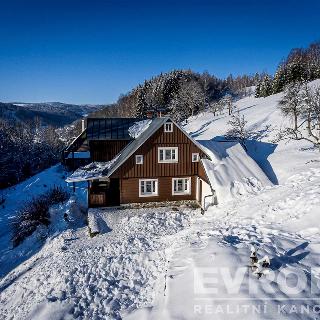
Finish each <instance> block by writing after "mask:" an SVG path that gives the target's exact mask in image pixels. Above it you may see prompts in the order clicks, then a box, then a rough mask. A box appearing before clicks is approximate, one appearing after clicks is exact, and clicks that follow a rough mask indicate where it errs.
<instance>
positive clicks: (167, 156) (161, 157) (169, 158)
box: [158, 147, 178, 163]
mask: <svg viewBox="0 0 320 320" xmlns="http://www.w3.org/2000/svg"><path fill="white" fill-rule="evenodd" d="M158 162H159V163H174V162H178V147H170V148H167V147H159V148H158Z"/></svg>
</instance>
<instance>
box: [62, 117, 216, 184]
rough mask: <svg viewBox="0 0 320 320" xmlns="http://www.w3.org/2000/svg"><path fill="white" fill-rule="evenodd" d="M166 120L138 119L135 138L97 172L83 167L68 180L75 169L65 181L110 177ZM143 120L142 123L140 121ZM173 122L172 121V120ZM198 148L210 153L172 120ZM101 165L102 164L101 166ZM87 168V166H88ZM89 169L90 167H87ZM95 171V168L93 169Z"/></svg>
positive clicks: (165, 118)
mask: <svg viewBox="0 0 320 320" xmlns="http://www.w3.org/2000/svg"><path fill="white" fill-rule="evenodd" d="M167 121H172V120H171V119H170V118H169V117H161V118H155V119H153V120H145V121H139V122H137V123H136V127H135V128H134V130H133V132H135V133H136V134H137V136H136V139H134V140H132V141H131V142H130V143H129V144H128V145H127V146H126V147H125V148H124V149H123V150H122V151H121V153H120V154H118V155H117V156H116V157H115V158H114V159H112V160H111V161H109V162H104V164H105V167H104V169H103V170H102V171H101V172H99V174H96V173H93V174H90V173H89V172H88V169H85V172H80V171H79V172H80V175H78V176H77V177H76V179H77V180H74V179H73V180H72V181H71V180H70V178H71V177H72V176H73V175H75V174H76V172H77V171H78V170H82V169H84V168H86V167H88V166H90V165H88V166H86V167H83V168H82V169H81V168H80V169H78V170H76V171H75V172H74V173H73V174H72V175H71V176H70V177H69V178H68V179H69V181H68V180H67V182H75V181H84V180H93V179H99V178H102V177H110V176H111V175H112V174H113V173H114V172H115V171H116V170H117V169H118V168H119V167H120V166H121V165H122V164H123V163H124V162H125V161H126V160H127V159H128V158H129V157H130V156H132V155H133V154H134V152H136V150H138V149H139V148H140V147H141V146H142V145H143V144H144V143H145V142H146V141H147V140H148V139H149V138H150V137H151V136H152V135H153V134H154V133H155V132H156V131H157V130H158V129H159V128H161V126H163V125H164V124H165V123H166V122H167ZM140 122H143V123H140ZM172 122H173V121H172ZM173 123H174V124H175V125H176V126H177V127H178V128H179V129H180V130H181V131H182V132H183V133H184V134H185V135H186V136H187V137H188V138H189V139H190V140H191V141H192V142H193V143H194V144H195V145H196V146H197V147H198V148H199V149H200V150H202V151H203V152H204V153H205V154H206V155H207V156H208V157H209V158H210V154H209V153H208V151H207V149H206V148H204V147H203V146H202V145H201V144H200V143H199V142H197V141H196V140H194V139H193V138H192V137H190V135H188V133H186V132H185V131H184V130H183V129H182V128H181V127H180V126H179V125H178V124H177V123H175V122H173ZM101 167H103V165H102V166H101ZM88 168H89V167H88ZM93 168H94V167H93ZM89 169H90V168H89ZM94 171H95V169H94Z"/></svg>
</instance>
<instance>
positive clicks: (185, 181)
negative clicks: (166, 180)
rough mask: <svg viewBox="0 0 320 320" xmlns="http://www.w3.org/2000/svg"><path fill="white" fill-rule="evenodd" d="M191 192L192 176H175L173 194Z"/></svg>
mask: <svg viewBox="0 0 320 320" xmlns="http://www.w3.org/2000/svg"><path fill="white" fill-rule="evenodd" d="M190 193H191V178H173V179H172V194H173V195H183V194H190Z"/></svg>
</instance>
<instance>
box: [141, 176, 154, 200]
mask: <svg viewBox="0 0 320 320" xmlns="http://www.w3.org/2000/svg"><path fill="white" fill-rule="evenodd" d="M147 182H151V183H153V182H155V190H154V191H152V192H149V193H146V192H144V193H143V192H141V186H142V184H144V188H146V183H147ZM156 196H158V179H139V197H141V198H142V197H156Z"/></svg>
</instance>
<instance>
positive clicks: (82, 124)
mask: <svg viewBox="0 0 320 320" xmlns="http://www.w3.org/2000/svg"><path fill="white" fill-rule="evenodd" d="M84 129H85V126H84V119H82V120H81V130H82V131H84Z"/></svg>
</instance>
